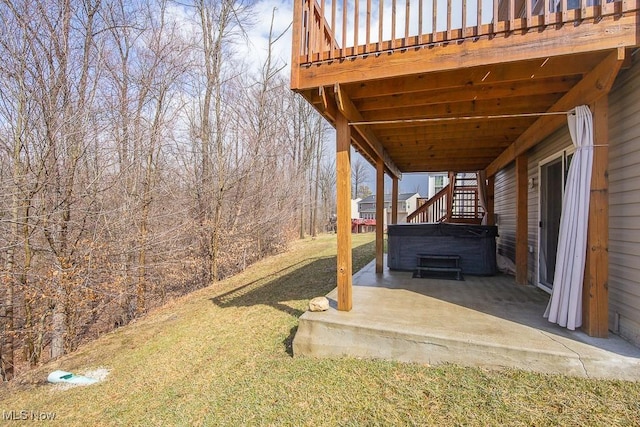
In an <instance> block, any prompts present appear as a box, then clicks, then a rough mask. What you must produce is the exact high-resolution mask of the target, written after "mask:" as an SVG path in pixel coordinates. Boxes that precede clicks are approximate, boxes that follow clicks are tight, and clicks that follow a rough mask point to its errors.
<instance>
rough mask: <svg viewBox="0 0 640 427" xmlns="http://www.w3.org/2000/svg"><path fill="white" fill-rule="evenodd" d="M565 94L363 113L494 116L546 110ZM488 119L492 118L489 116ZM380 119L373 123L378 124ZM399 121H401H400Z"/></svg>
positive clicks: (388, 117) (372, 118) (373, 117)
mask: <svg viewBox="0 0 640 427" xmlns="http://www.w3.org/2000/svg"><path fill="white" fill-rule="evenodd" d="M560 97H561V94H557V93H551V94H542V95H537V96H529V97H526V98H507V99H504V100H501V99H483V100H480V101H475V102H452V103H448V104H433V105H423V106H420V107H407V108H404V107H403V108H396V109H395V110H375V111H367V112H366V113H362V116H363V117H364V120H365V121H367V122H377V121H381V122H383V123H380V124H385V123H384V121H392V120H411V119H425V118H429V119H436V118H438V119H441V118H452V119H456V118H459V117H477V116H491V115H499V114H505V113H507V114H514V115H515V114H530V113H544V112H546V111H547V110H548V108H549V106H550V105H554V103H556V102H557V101H558V99H560ZM487 120H488V119H487ZM354 121H356V120H354ZM377 124H378V123H375V124H373V123H369V125H371V126H374V125H377ZM396 124H398V123H396Z"/></svg>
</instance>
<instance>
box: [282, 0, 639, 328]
mask: <svg viewBox="0 0 640 427" xmlns="http://www.w3.org/2000/svg"><path fill="white" fill-rule="evenodd" d="M601 1H602V0H405V1H404V2H400V1H399V0H378V1H375V0H342V1H339V0H294V20H293V37H292V61H291V64H292V65H291V88H292V89H293V90H295V91H297V92H299V93H300V94H301V95H302V96H303V97H304V98H305V99H306V100H307V101H308V102H309V103H311V104H312V105H313V106H314V107H315V108H316V109H317V110H318V111H319V112H320V113H321V114H322V115H323V116H324V117H325V118H326V119H327V120H328V121H329V122H330V123H332V124H333V125H334V126H335V128H336V149H337V152H336V153H337V154H336V169H337V231H338V262H337V264H338V265H337V269H338V272H337V282H338V308H339V309H340V310H346V311H348V310H351V308H352V303H353V302H352V282H351V280H352V279H351V277H352V276H351V239H350V203H351V182H350V175H351V173H350V171H351V160H350V149H351V147H352V146H353V147H355V149H356V150H357V151H359V152H360V154H362V155H363V156H364V157H365V158H366V159H368V160H369V161H370V162H371V164H372V165H374V166H375V167H376V182H377V186H376V194H377V196H376V197H378V198H379V199H382V198H383V197H384V188H383V187H384V174H385V173H386V174H388V175H389V176H390V177H391V178H392V185H393V187H392V192H393V194H397V191H398V180H400V179H401V178H402V174H403V173H408V172H429V171H433V172H440V171H453V172H476V171H481V172H482V173H483V174H484V175H485V176H486V177H487V181H486V182H487V189H486V191H487V194H489V197H488V204H489V206H488V207H487V212H493V204H492V203H493V202H492V199H491V195H492V194H493V192H494V188H493V185H494V182H495V178H494V177H495V174H496V173H497V172H498V171H500V170H501V169H503V168H504V167H505V166H507V165H509V164H510V163H512V162H514V161H515V163H516V177H515V181H516V182H515V188H516V192H515V193H516V194H514V198H516V205H517V212H516V217H517V219H516V256H515V258H516V259H515V264H516V282H517V283H519V284H526V282H527V272H528V265H527V259H528V255H527V248H528V244H529V242H528V241H527V239H528V236H527V226H528V224H527V221H528V218H527V178H528V177H527V165H528V160H527V152H528V151H529V149H531V148H532V147H534V146H535V145H536V144H538V143H540V142H541V141H543V140H544V139H545V138H546V137H548V136H549V135H551V134H552V133H553V132H554V131H556V130H557V129H558V128H559V127H561V126H566V123H567V113H568V112H570V111H571V110H572V109H574V108H575V107H576V106H578V105H588V106H589V107H590V109H591V111H592V114H593V123H594V125H593V126H594V129H593V134H594V137H595V138H594V139H595V148H594V162H593V174H592V178H591V193H590V214H589V233H588V234H589V235H588V243H587V246H588V247H589V248H590V251H589V256H588V257H587V266H586V268H585V281H584V287H583V289H584V291H583V327H584V329H585V331H587V333H589V334H590V335H594V336H600V337H605V336H607V333H608V332H607V331H608V330H607V325H608V320H607V319H608V313H607V304H608V291H607V280H608V253H607V250H608V227H607V223H606V221H607V218H608V180H607V176H608V169H607V168H608V148H607V147H608V96H607V95H608V93H609V91H610V89H611V87H612V85H613V83H614V81H615V79H616V77H617V75H618V72H619V71H620V70H621V69H623V68H624V67H625V66H629V65H630V64H631V63H632V62H633V61H637V60H638V57H639V55H634V53H636V52H637V49H638V47H639V46H640V26H639V19H640V12H639V11H640V0H616V1H604V2H601ZM392 210H393V208H392ZM378 215H379V216H382V211H381V210H380V212H379V213H378ZM394 215H395V214H394V212H392V217H393V216H394ZM491 217H492V215H489V218H491ZM382 254H383V236H382V232H381V231H380V233H379V234H378V235H377V237H376V272H377V273H378V274H381V273H383V270H384V269H383V255H382Z"/></svg>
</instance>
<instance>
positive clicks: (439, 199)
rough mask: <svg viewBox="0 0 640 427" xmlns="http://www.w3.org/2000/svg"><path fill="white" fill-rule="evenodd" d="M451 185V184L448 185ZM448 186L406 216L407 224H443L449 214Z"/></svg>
mask: <svg viewBox="0 0 640 427" xmlns="http://www.w3.org/2000/svg"><path fill="white" fill-rule="evenodd" d="M449 185H451V184H449ZM449 185H446V186H444V188H443V189H442V190H440V191H438V192H437V193H436V194H434V195H433V197H431V198H430V199H426V200H425V201H424V203H423V204H422V205H421V206H419V207H418V209H416V210H415V211H413V212H412V213H411V214H409V215H408V216H407V222H408V223H424V222H428V223H431V222H443V221H446V220H447V216H448V214H449V197H450V191H449Z"/></svg>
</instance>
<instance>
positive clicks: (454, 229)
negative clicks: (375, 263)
mask: <svg viewBox="0 0 640 427" xmlns="http://www.w3.org/2000/svg"><path fill="white" fill-rule="evenodd" d="M387 231H388V250H387V252H388V253H387V262H388V265H389V268H390V269H391V270H405V271H413V270H414V269H415V268H416V260H417V255H418V254H440V255H459V256H460V267H461V268H462V273H463V274H475V275H481V276H491V275H494V274H496V271H497V267H496V237H497V236H498V227H496V226H495V225H467V224H447V223H435V224H395V225H389V226H388V229H387Z"/></svg>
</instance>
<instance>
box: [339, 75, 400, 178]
mask: <svg viewBox="0 0 640 427" xmlns="http://www.w3.org/2000/svg"><path fill="white" fill-rule="evenodd" d="M334 94H335V97H336V99H335V101H336V104H337V107H338V110H340V112H341V113H342V114H343V115H344V116H345V117H346V118H347V120H349V122H352V123H353V122H362V121H363V118H362V115H361V114H360V112H359V111H358V110H357V109H356V107H355V105H353V102H352V101H351V99H349V96H348V95H347V94H346V93H345V92H344V91H343V90H342V88H341V87H340V85H339V84H336V85H335V86H334ZM353 128H354V130H355V131H356V132H358V133H359V134H360V135H361V136H362V138H363V139H364V140H365V141H366V142H367V144H368V145H369V146H370V147H371V149H372V150H373V151H374V153H375V154H376V156H377V157H379V158H380V159H382V161H383V162H384V165H385V167H386V169H387V170H388V171H389V173H390V174H391V175H392V176H395V177H396V178H398V179H402V172H400V169H398V167H397V166H396V165H395V163H394V162H393V160H392V159H391V156H389V153H387V151H386V150H385V149H384V147H383V146H382V143H381V142H380V141H379V140H378V138H377V137H376V136H375V134H374V133H373V132H372V131H371V129H370V127H369V126H367V125H357V126H353Z"/></svg>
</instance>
